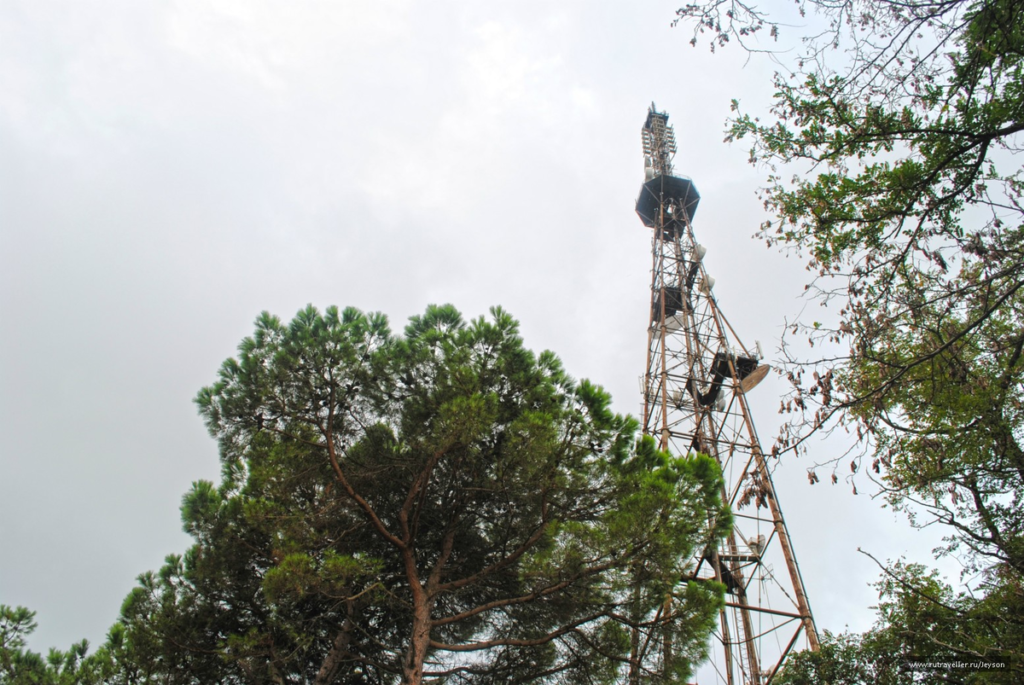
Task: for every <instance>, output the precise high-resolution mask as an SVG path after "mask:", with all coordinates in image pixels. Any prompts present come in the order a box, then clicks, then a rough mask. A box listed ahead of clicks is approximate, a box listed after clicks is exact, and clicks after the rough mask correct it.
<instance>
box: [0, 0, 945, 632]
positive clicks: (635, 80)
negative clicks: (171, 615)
mask: <svg viewBox="0 0 1024 685" xmlns="http://www.w3.org/2000/svg"><path fill="white" fill-rule="evenodd" d="M677 5H678V0H677V1H676V2H672V1H667V2H666V1H662V0H650V1H648V2H644V3H631V2H623V1H619V2H606V1H601V2H598V1H592V2H582V1H580V0H560V1H559V2H549V1H541V0H536V1H534V0H516V1H515V2H506V3H475V2H457V1H452V0H434V1H433V2H429V3H427V2H416V1H415V0H359V1H349V0H319V1H309V0H289V1H288V2H263V1H257V0H165V1H163V2H156V1H153V2H137V0H74V1H67V2H57V1H49V0H28V1H23V2H19V1H16V0H7V1H6V2H4V3H3V4H2V5H0V436H2V437H0V603H3V604H8V605H24V606H27V607H29V608H31V609H34V610H36V611H37V612H38V616H37V620H38V622H39V624H40V627H39V630H38V632H37V633H36V635H35V636H34V637H33V639H32V640H31V643H30V644H31V646H32V647H33V648H34V649H36V650H45V649H47V648H48V647H50V646H59V647H62V648H65V647H67V646H68V644H70V643H71V642H72V641H76V640H79V639H81V638H83V637H84V638H88V639H89V640H90V641H91V642H93V643H94V644H97V643H99V642H101V641H102V639H103V637H104V635H105V633H106V630H107V628H108V627H109V626H110V624H111V623H112V622H113V621H114V620H115V619H116V617H117V613H118V610H119V607H120V604H121V601H122V600H123V598H124V597H125V595H126V594H127V593H128V592H129V591H130V590H131V588H132V587H133V585H134V582H135V577H136V576H137V575H138V574H140V573H142V572H144V571H146V570H149V569H157V568H159V566H160V565H161V563H162V560H163V558H164V556H165V555H167V554H169V553H175V552H177V553H180V552H182V551H184V549H185V548H186V546H187V545H188V543H189V539H188V538H187V536H185V534H184V533H182V532H181V525H180V519H179V515H178V505H179V502H180V498H181V496H182V494H184V493H185V491H186V490H187V489H188V487H189V484H190V483H191V482H192V481H195V480H198V479H210V480H217V479H218V474H219V463H218V460H217V450H216V445H215V444H214V442H213V441H212V439H210V438H209V437H208V436H207V434H206V432H205V429H204V428H203V425H202V423H201V421H200V419H199V418H198V416H197V414H196V410H195V407H194V405H193V403H192V398H193V397H194V396H195V394H196V392H197V391H198V390H199V388H200V387H202V386H204V385H207V384H210V383H212V382H213V381H214V380H215V378H216V371H217V368H218V366H219V365H220V363H221V362H222V361H223V360H224V359H225V358H226V357H228V356H231V355H232V354H234V352H235V349H236V346H237V345H238V343H239V342H240V340H241V339H242V338H243V337H244V336H245V335H248V334H249V333H250V332H251V331H252V322H253V320H254V319H255V317H256V316H257V314H259V312H260V311H262V310H269V311H271V312H272V313H274V314H277V315H278V316H281V317H282V318H285V319H286V320H287V319H289V318H290V317H291V316H292V315H293V314H294V313H295V311H296V310H298V309H299V308H300V307H303V306H304V305H306V304H307V303H313V304H314V305H316V306H318V307H320V308H323V307H326V306H328V305H331V304H337V305H340V306H348V305H353V306H356V307H359V308H361V309H363V310H367V311H370V310H375V311H382V312H384V313H386V314H387V315H388V316H389V317H391V320H392V326H393V328H395V329H396V330H400V329H401V328H402V327H403V326H404V322H405V319H406V318H407V317H409V316H410V315H413V314H416V313H419V312H422V310H423V309H424V307H425V306H426V305H427V304H429V303H444V302H451V303H453V304H455V305H456V306H457V307H458V308H459V309H460V310H461V311H462V312H463V313H464V314H465V315H466V316H467V317H476V316H479V315H481V314H485V313H486V312H487V309H488V307H490V306H491V305H494V304H500V305H502V306H503V307H505V308H506V309H508V310H509V311H510V312H511V313H512V314H513V315H514V316H516V317H517V318H518V319H519V320H520V321H521V323H522V333H523V336H524V338H525V340H526V343H527V345H528V346H529V347H531V348H533V349H535V350H538V351H539V350H541V349H552V350H554V351H555V352H557V353H558V354H559V355H560V356H561V357H562V359H563V361H564V363H565V365H566V367H567V369H568V370H569V371H570V373H572V374H573V375H575V376H577V377H587V378H591V379H592V380H594V381H595V382H598V383H601V384H603V385H605V386H606V387H607V388H609V389H610V390H611V392H612V394H613V396H614V398H615V404H616V407H617V408H618V410H619V411H623V412H634V413H635V412H636V411H637V410H638V405H639V399H640V393H639V387H638V378H639V376H640V374H641V373H642V372H643V365H644V360H645V352H646V331H645V328H646V324H647V316H648V306H649V305H648V303H649V283H650V275H649V269H650V232H649V230H648V229H646V228H644V227H643V225H642V224H641V223H640V221H639V219H638V218H637V217H636V215H635V213H634V211H633V203H634V200H635V197H636V194H637V191H638V190H639V187H640V184H641V182H642V180H643V157H642V154H641V147H640V129H641V125H642V123H643V121H644V117H645V115H646V111H647V107H648V105H649V104H650V103H651V101H652V100H653V101H655V102H656V103H657V104H658V106H659V108H661V109H664V110H667V111H668V113H669V114H670V116H671V119H670V122H671V123H673V124H674V125H675V130H676V137H677V140H678V141H679V153H678V155H677V157H676V169H677V171H678V172H679V173H681V174H686V175H689V176H691V177H692V178H693V179H694V182H695V183H696V185H697V187H698V188H699V190H700V193H701V195H702V201H701V206H700V209H699V211H698V213H697V215H696V222H695V231H696V233H697V236H698V239H699V240H700V241H701V242H702V243H704V244H705V245H706V246H707V247H708V255H707V257H706V259H705V264H706V265H707V267H708V269H709V272H710V273H711V274H712V275H713V276H714V277H715V278H716V279H717V284H716V286H715V291H716V294H717V297H718V300H719V303H720V305H721V307H722V308H723V310H724V312H725V313H726V314H727V316H728V317H729V319H730V321H731V323H732V324H733V326H734V327H736V329H737V330H738V332H739V333H740V335H741V337H743V339H744V340H745V341H752V340H755V339H759V340H761V341H762V343H763V345H764V347H765V350H766V352H768V353H769V356H771V351H772V350H774V349H775V348H776V345H777V339H778V337H779V335H780V333H781V330H782V326H783V321H784V320H785V318H786V317H790V318H792V317H793V316H795V315H796V314H798V313H799V312H800V311H801V310H802V309H803V308H804V307H807V306H809V305H807V303H806V302H804V301H803V300H800V299H799V295H800V293H801V292H802V290H803V283H804V280H805V276H806V274H805V272H804V271H803V267H802V262H801V261H800V260H799V259H796V258H789V259H787V258H785V257H783V256H781V255H779V254H778V253H776V252H768V251H767V250H766V249H765V248H764V246H763V244H761V243H759V242H757V241H755V240H753V239H752V238H751V236H752V234H753V233H754V231H755V230H756V228H757V226H758V224H759V223H760V222H761V220H762V219H763V218H764V217H763V215H762V212H763V210H762V209H761V207H760V205H759V203H758V201H757V199H756V197H755V196H754V191H755V189H756V188H757V187H758V185H759V183H760V182H761V178H760V176H759V172H758V170H756V169H752V168H751V167H749V166H748V165H747V164H746V150H745V149H744V148H743V147H742V146H738V145H733V146H731V147H730V146H727V145H725V144H723V143H722V137H723V135H722V131H723V128H724V123H723V122H724V120H725V118H726V117H727V116H728V114H729V101H730V99H731V98H740V99H741V101H742V102H743V103H744V106H745V107H746V108H747V109H752V110H756V109H757V108H763V107H764V106H765V104H766V103H767V98H768V97H770V95H771V88H770V82H769V79H770V76H771V73H772V71H773V65H772V64H771V63H770V62H768V61H767V60H763V59H754V60H751V61H750V62H749V63H745V62H746V56H745V55H744V54H742V53H740V52H739V51H737V50H725V51H722V52H719V54H717V55H711V54H710V53H709V52H708V50H707V48H706V47H700V48H696V49H695V48H691V47H690V46H689V44H688V38H689V34H688V33H686V32H684V30H683V29H672V28H670V22H671V20H672V18H673V13H674V9H675V8H676V7H677ZM783 390H784V387H783V385H782V383H781V382H780V381H779V380H778V379H775V378H772V379H770V380H769V381H766V382H765V383H763V384H762V385H761V386H759V387H758V389H757V391H756V392H754V393H751V398H750V399H751V402H752V404H753V406H754V410H755V412H756V419H757V421H758V429H759V433H760V434H761V437H762V441H763V442H764V443H766V444H769V445H770V442H771V438H772V437H773V436H774V434H775V428H776V426H777V423H778V416H777V414H776V413H775V411H776V409H777V408H778V397H779V395H780V394H781V393H782V392H783ZM837 449H838V447H837V446H836V445H834V444H818V443H816V444H814V445H812V446H811V450H812V452H814V453H815V454H816V455H818V456H819V457H821V458H825V457H826V456H827V455H828V454H830V453H831V452H834V451H835V450H837ZM812 456H813V455H812ZM810 464H811V461H810V459H809V458H808V457H802V458H801V459H799V460H797V459H790V460H789V461H785V462H784V463H782V464H781V465H780V467H779V469H778V471H777V475H776V478H777V481H776V484H777V488H778V490H779V496H780V501H781V504H782V507H783V511H784V513H785V515H786V518H787V520H788V523H789V526H790V531H791V533H792V536H793V539H794V544H795V548H796V552H797V556H798V559H799V561H800V564H801V567H802V572H803V577H804V579H805V582H806V584H807V588H808V593H809V596H810V602H811V605H812V608H813V610H814V611H815V614H816V618H817V621H818V625H819V628H828V629H832V630H841V629H842V628H843V627H844V626H846V625H849V626H850V627H851V628H854V629H861V630H862V629H865V628H867V627H868V626H869V625H870V623H871V621H872V612H871V611H870V609H869V608H868V607H869V605H871V604H873V603H874V601H875V600H876V599H877V595H876V594H875V592H874V590H873V589H872V588H870V587H869V585H868V584H869V583H870V582H872V581H874V580H876V579H877V577H878V570H877V568H876V567H875V566H874V565H873V563H872V562H871V561H870V560H869V559H867V558H866V557H864V556H863V555H860V554H858V553H857V552H856V548H857V547H858V546H861V547H863V548H864V549H866V550H869V551H871V552H873V553H874V554H875V555H876V556H878V557H880V558H882V559H886V558H895V557H897V556H899V555H901V554H904V553H907V554H909V556H910V557H911V558H913V559H917V560H924V561H926V560H927V559H928V557H929V554H928V551H929V550H930V549H931V548H932V547H933V546H934V545H935V544H936V543H937V537H936V536H935V535H930V534H924V533H919V532H915V531H912V530H911V529H909V527H908V526H907V525H906V523H905V522H904V520H903V519H902V518H901V517H898V516H896V515H894V514H893V513H892V512H889V511H886V510H883V509H881V508H880V506H879V503H878V502H877V501H872V500H871V499H869V498H868V497H867V496H865V495H864V494H863V493H862V494H861V495H860V496H857V497H854V496H853V495H852V493H851V492H850V489H849V486H847V485H841V486H838V487H834V488H833V487H831V486H829V485H826V484H824V483H826V482H827V478H825V477H822V483H823V484H821V485H817V486H814V487H813V488H812V487H809V486H808V485H807V477H806V468H807V467H808V466H809V465H810Z"/></svg>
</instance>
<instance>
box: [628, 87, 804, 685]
mask: <svg viewBox="0 0 1024 685" xmlns="http://www.w3.org/2000/svg"><path fill="white" fill-rule="evenodd" d="M667 121H668V115H667V114H664V113H659V112H658V111H657V110H656V109H655V108H654V106H653V105H652V106H651V109H650V111H649V112H648V115H647V121H646V123H645V124H644V129H643V143H644V153H645V161H646V175H647V178H646V182H645V183H644V185H643V187H642V189H641V192H640V197H639V199H638V200H637V213H638V214H639V215H640V218H641V219H642V220H643V222H644V224H646V225H647V226H649V227H650V228H652V229H653V242H652V250H651V252H652V257H653V265H652V279H651V315H650V326H649V329H648V345H647V370H646V373H645V374H644V376H643V378H642V379H641V384H642V391H643V398H644V409H643V427H644V432H645V433H647V434H649V435H651V436H653V437H655V439H656V440H657V442H658V444H659V446H660V447H661V448H662V449H665V450H668V451H670V452H671V453H673V454H683V455H685V454H691V453H695V452H701V453H703V454H707V455H710V456H712V457H714V458H715V459H716V460H717V461H718V463H719V465H720V466H721V468H722V473H723V476H724V487H723V498H724V499H725V501H726V502H728V503H729V505H730V507H731V508H732V511H733V519H734V525H733V528H732V531H731V532H730V534H729V536H728V537H727V538H726V539H725V540H724V541H723V542H722V543H721V544H720V545H719V546H718V548H717V549H711V548H709V549H707V550H705V552H704V553H703V555H702V556H701V557H700V558H698V559H695V560H694V564H693V570H692V575H691V578H690V579H691V580H695V581H698V582H699V581H700V580H708V579H714V580H717V581H719V582H721V583H723V584H724V585H725V586H726V588H727V594H726V602H725V607H724V608H723V609H722V611H721V614H720V616H719V625H718V629H717V631H716V634H715V637H714V643H713V644H712V649H711V655H710V661H709V663H708V664H707V665H705V666H704V667H702V670H701V673H702V674H706V673H708V672H710V671H711V670H713V671H714V673H715V674H716V678H717V682H720V683H728V685H741V684H742V685H769V684H770V683H771V681H772V679H773V678H774V677H775V675H776V673H778V671H779V668H780V667H781V666H782V663H783V662H784V661H785V659H786V657H787V655H788V654H790V653H791V651H792V650H793V649H794V648H803V647H806V648H809V649H812V650H817V648H818V637H817V632H816V629H815V625H814V618H813V616H812V614H811V610H810V605H809V604H808V601H807V595H806V593H805V591H804V586H803V581H802V580H801V577H800V569H799V567H798V566H797V562H796V556H795V554H794V552H793V546H792V543H791V540H790V537H789V533H788V531H787V528H786V523H785V520H784V518H783V516H782V509H781V507H780V504H779V501H778V498H777V497H776V495H775V489H774V487H773V485H772V477H771V473H770V471H769V469H768V465H767V462H766V459H765V456H764V453H763V452H762V451H761V446H760V443H759V442H758V438H757V432H756V430H755V428H754V422H753V420H752V418H751V415H750V410H749V407H748V404H747V392H748V391H750V390H751V389H752V388H753V386H754V385H756V384H757V383H758V382H759V381H760V380H761V379H762V378H764V376H765V374H766V373H767V372H768V370H769V369H768V367H767V366H766V365H764V364H761V363H760V362H761V359H762V356H763V355H762V354H761V352H760V345H757V346H756V347H755V348H754V349H751V348H748V347H747V346H745V345H744V344H743V343H742V341H741V340H740V339H739V337H738V336H737V335H736V332H735V331H734V330H733V328H732V326H731V325H730V324H729V322H728V321H727V320H726V318H725V316H724V315H723V314H722V312H721V310H720V309H719V306H718V303H717V301H716V300H715V297H714V295H713V294H712V286H713V285H714V279H712V278H711V277H709V276H708V274H707V272H706V271H705V269H704V265H703V261H702V260H703V256H704V248H702V247H701V246H700V245H699V244H698V243H697V242H696V240H695V238H694V233H693V227H692V224H691V221H692V218H693V214H694V212H695V211H696V208H697V204H698V201H699V199H700V196H699V194H698V193H697V190H696V188H695V187H694V185H693V183H692V181H690V180H689V179H686V178H682V177H677V176H674V175H673V172H672V164H671V158H672V154H673V153H674V152H675V141H674V138H673V136H672V128H671V126H669V125H668V123H667ZM801 638H802V640H801Z"/></svg>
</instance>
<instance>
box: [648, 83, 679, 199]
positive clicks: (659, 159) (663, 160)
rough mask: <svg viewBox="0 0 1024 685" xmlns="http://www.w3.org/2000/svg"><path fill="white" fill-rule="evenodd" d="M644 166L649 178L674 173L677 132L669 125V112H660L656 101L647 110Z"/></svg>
mask: <svg viewBox="0 0 1024 685" xmlns="http://www.w3.org/2000/svg"><path fill="white" fill-rule="evenodd" d="M643 141H644V167H645V168H646V169H647V170H648V171H647V176H648V177H649V178H648V180H650V179H651V178H656V177H658V176H671V175H672V158H673V157H674V156H675V154H676V134H675V132H674V131H673V130H672V127H671V126H669V125H668V114H666V113H664V112H659V111H658V109H657V107H655V106H654V103H653V102H652V103H651V107H650V109H648V110H647V121H646V122H644V129H643Z"/></svg>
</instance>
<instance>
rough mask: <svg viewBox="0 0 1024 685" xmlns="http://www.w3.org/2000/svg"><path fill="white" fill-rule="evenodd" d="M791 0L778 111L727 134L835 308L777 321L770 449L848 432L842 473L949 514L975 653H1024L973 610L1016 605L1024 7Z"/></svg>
mask: <svg viewBox="0 0 1024 685" xmlns="http://www.w3.org/2000/svg"><path fill="white" fill-rule="evenodd" d="M797 8H798V9H799V11H800V14H801V15H804V16H805V17H806V20H805V21H806V22H808V25H809V26H811V27H814V26H817V27H820V31H818V30H817V29H813V28H812V29H811V30H810V31H809V32H808V34H807V35H805V36H803V47H802V48H801V49H799V50H798V51H797V52H796V53H794V56H793V57H792V58H789V57H787V56H785V55H783V54H778V55H776V58H777V59H778V60H779V63H780V64H782V65H783V69H782V70H781V71H780V72H779V73H777V74H776V77H775V82H774V85H775V90H776V92H775V97H774V104H773V107H772V109H771V113H770V116H769V117H767V118H766V119H765V120H763V121H762V120H760V119H759V118H757V117H754V116H752V115H749V114H743V113H742V112H740V113H738V114H737V115H736V116H735V118H734V119H733V120H732V122H731V123H730V127H729V133H728V139H730V140H739V139H745V140H750V141H752V148H751V157H750V159H751V162H752V163H754V164H756V165H758V166H761V167H763V168H765V169H766V170H767V172H768V184H767V187H766V188H765V189H764V191H763V198H764V201H765V206H766V208H767V209H768V210H769V211H770V212H771V213H772V214H773V217H772V219H771V220H770V221H767V222H765V224H764V225H763V226H762V228H761V231H760V233H759V235H760V236H761V237H762V238H763V239H765V240H766V241H767V243H768V244H769V245H775V246H781V247H783V248H791V249H795V250H797V251H800V252H802V253H803V254H804V255H806V256H807V257H808V269H809V270H810V271H811V273H812V274H813V279H814V280H813V281H812V283H810V284H809V285H808V291H809V294H810V296H812V297H814V298H816V299H817V300H819V301H820V302H821V304H823V305H832V306H833V309H834V310H838V312H837V313H836V314H833V315H831V316H830V317H829V319H830V320H832V321H833V322H832V323H830V321H825V322H812V321H799V322H796V323H795V324H794V325H793V326H792V328H791V330H790V334H789V338H788V341H787V343H786V345H785V346H784V351H785V353H786V357H787V361H788V369H787V371H788V374H789V378H790V380H791V381H792V383H793V393H792V396H791V397H789V398H787V400H786V401H784V403H783V411H786V412H789V416H790V417H791V421H789V423H788V425H787V426H786V430H784V431H783V433H782V435H781V436H780V439H779V442H778V443H777V445H776V453H777V454H778V453H781V452H784V451H786V450H794V449H801V447H802V445H803V441H805V440H806V439H807V437H808V436H809V435H811V434H813V433H815V432H818V431H831V430H834V429H835V428H837V427H842V428H845V429H846V430H847V431H849V432H851V433H852V434H853V435H854V436H855V437H856V447H855V448H854V450H853V451H852V454H851V455H849V457H848V458H849V459H850V461H849V471H847V470H846V464H847V461H846V459H847V458H842V462H841V463H839V462H838V460H837V462H833V464H832V468H833V473H832V480H833V482H837V481H838V479H839V476H840V475H841V473H840V472H843V471H845V472H846V476H845V477H846V478H847V479H848V480H849V481H851V482H853V481H854V480H855V479H856V478H859V477H860V476H859V475H858V474H863V473H864V472H867V474H868V476H869V477H871V478H872V479H873V480H875V481H876V482H877V483H878V484H879V486H880V487H881V488H882V489H883V490H884V491H885V492H886V494H887V496H888V499H889V502H890V503H891V504H893V505H894V506H896V507H901V508H904V509H906V510H907V511H908V512H910V514H911V515H912V517H913V520H914V521H915V522H917V523H918V524H922V525H926V524H930V523H933V522H937V523H939V524H941V525H943V526H945V529H946V530H947V531H948V537H947V542H948V545H947V547H946V549H945V552H946V553H954V554H957V555H958V556H959V558H960V559H961V561H962V562H963V563H964V564H965V568H966V573H967V574H973V577H974V578H975V581H976V585H977V587H976V589H977V591H978V594H977V595H976V596H975V597H973V598H970V597H969V598H967V599H965V600H964V601H963V602H956V603H952V604H950V605H949V607H948V609H949V610H948V612H947V619H948V620H949V621H952V622H953V623H954V624H957V625H960V626H965V625H968V624H969V625H973V626H975V630H973V631H972V633H971V634H972V635H973V636H974V637H976V638H977V639H978V640H979V641H980V642H979V644H978V645H975V647H972V648H970V649H982V648H983V647H984V644H983V643H985V642H986V641H987V640H988V639H989V638H988V637H984V636H983V634H984V633H985V632H986V631H989V630H996V631H1001V633H1000V634H1001V635H1003V638H1005V639H1004V642H1003V644H1002V645H1001V647H1002V648H1004V649H1012V650H1013V651H1014V653H1015V654H1017V655H1018V659H1019V656H1020V655H1021V654H1022V653H1024V641H1022V640H1021V639H1020V637H1021V633H1020V626H1021V622H1020V621H1021V619H1020V618H1019V616H1021V615H1022V614H1021V613H1020V612H1017V614H1016V615H1015V616H1013V615H1008V616H1001V617H995V616H994V615H992V614H991V612H989V611H988V610H987V609H986V607H987V606H988V605H989V604H991V602H990V601H989V599H990V598H993V597H999V598H1001V599H1000V601H1002V602H1004V603H1007V604H1008V605H1011V606H1015V607H1020V596H1021V590H1020V588H1021V583H1022V580H1024V513H1022V512H1024V450H1022V444H1024V443H1022V440H1024V359H1022V350H1024V289H1022V286H1024V205H1022V190H1024V185H1022V184H1024V178H1022V175H1021V174H1022V170H1021V162H1020V159H1021V158H1020V155H1019V153H1020V151H1021V143H1022V141H1024V138H1022V135H1024V133H1022V132H1024V2H1022V1H1021V0H937V1H936V0H909V1H902V0H901V1H897V0H846V1H842V2H831V1H829V0H799V1H798V3H797ZM679 20H680V21H683V22H689V25H690V26H692V27H693V29H694V40H695V42H696V41H698V40H700V39H701V37H702V36H703V35H710V36H711V40H712V44H713V45H717V46H722V45H725V44H727V43H729V42H737V41H738V42H739V43H741V44H742V45H744V46H745V47H747V48H748V49H753V50H760V49H769V50H770V49H771V47H770V46H769V47H767V48H764V47H763V46H764V45H765V43H763V42H761V38H762V37H765V36H767V37H770V38H772V39H779V38H780V36H782V37H783V39H784V38H785V35H784V34H785V30H786V29H785V27H783V26H782V25H781V24H780V23H779V22H778V21H777V20H775V19H773V18H772V17H770V16H768V15H766V14H764V13H762V12H760V11H759V10H758V9H756V8H755V7H754V6H752V5H748V4H745V3H742V2H735V1H730V0H713V1H712V2H707V3H701V4H697V5H689V6H687V7H685V8H683V9H681V10H680V11H679ZM736 107H737V108H738V103H737V104H736ZM796 338H803V339H805V340H806V342H810V344H811V345H812V348H807V347H806V342H804V344H803V345H800V346H795V345H794V343H795V342H796V340H795V339H796ZM801 349H803V350H806V349H811V350H812V352H811V353H810V354H806V353H804V352H801V351H800V350H801ZM809 475H810V479H811V482H812V483H813V482H815V481H816V480H817V476H816V474H815V473H814V471H813V470H812V471H811V472H810V474H809ZM907 606H909V605H907ZM908 611H909V609H908ZM922 611H923V609H922ZM986 617H987V618H986ZM903 619H904V620H907V621H910V622H911V624H912V623H913V617H912V612H911V613H908V614H907V615H906V616H904V617H903ZM894 620H895V619H894ZM958 622H959V623H958ZM997 642H998V641H997ZM966 648H967V647H965V649H966Z"/></svg>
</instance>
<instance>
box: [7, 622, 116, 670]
mask: <svg viewBox="0 0 1024 685" xmlns="http://www.w3.org/2000/svg"><path fill="white" fill-rule="evenodd" d="M36 627H37V626H36V622H35V612H34V611H29V610H28V609H26V608H25V607H9V606H7V605H4V604H0V685H94V684H95V685H98V684H99V683H102V682H104V680H103V679H104V678H105V677H107V676H109V675H111V673H112V670H113V669H112V662H111V660H110V655H109V652H108V651H107V649H106V648H103V649H100V650H99V651H98V652H96V653H94V654H89V643H88V641H86V640H82V641H81V642H78V643H75V644H73V645H71V647H70V648H69V649H68V650H67V651H61V650H59V649H50V651H49V652H48V653H47V654H46V656H43V655H41V654H39V653H37V652H33V651H31V650H30V649H28V648H27V641H26V638H28V636H29V635H31V634H32V633H33V632H34V631H35V629H36Z"/></svg>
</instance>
